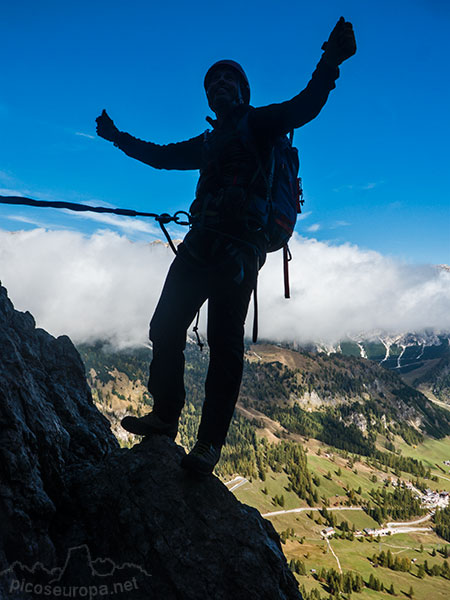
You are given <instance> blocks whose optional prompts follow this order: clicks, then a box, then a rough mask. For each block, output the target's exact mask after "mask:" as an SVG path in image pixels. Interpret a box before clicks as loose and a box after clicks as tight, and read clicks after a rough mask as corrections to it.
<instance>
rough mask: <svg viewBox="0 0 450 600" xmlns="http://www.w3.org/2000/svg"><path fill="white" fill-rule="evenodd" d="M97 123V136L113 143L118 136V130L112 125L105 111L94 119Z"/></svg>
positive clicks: (112, 122)
mask: <svg viewBox="0 0 450 600" xmlns="http://www.w3.org/2000/svg"><path fill="white" fill-rule="evenodd" d="M95 121H96V123H97V135H99V136H100V137H102V138H103V139H105V140H108V141H109V142H115V141H116V140H117V137H118V135H119V130H118V129H117V127H116V126H115V125H114V121H113V120H112V119H111V118H110V116H109V115H108V113H107V112H106V110H105V109H103V111H102V114H101V115H100V116H99V117H97V118H96V119H95Z"/></svg>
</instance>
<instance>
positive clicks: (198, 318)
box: [192, 308, 205, 352]
mask: <svg viewBox="0 0 450 600" xmlns="http://www.w3.org/2000/svg"><path fill="white" fill-rule="evenodd" d="M199 321H200V308H199V309H198V312H197V318H196V319H195V325H194V327H193V329H192V331H193V332H194V333H195V335H196V337H197V346H198V347H199V348H200V352H201V351H202V350H203V347H204V345H205V344H204V343H203V342H202V341H201V339H200V336H199V334H198V322H199Z"/></svg>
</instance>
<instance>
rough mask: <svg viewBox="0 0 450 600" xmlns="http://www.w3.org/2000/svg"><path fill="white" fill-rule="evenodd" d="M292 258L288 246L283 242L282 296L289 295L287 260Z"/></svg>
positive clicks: (287, 296) (286, 296) (288, 296)
mask: <svg viewBox="0 0 450 600" xmlns="http://www.w3.org/2000/svg"><path fill="white" fill-rule="evenodd" d="M291 260H292V254H291V251H290V250H289V246H288V245H287V244H285V245H284V246H283V274H284V297H285V298H290V297H291V290H290V288H289V262H290V261H291Z"/></svg>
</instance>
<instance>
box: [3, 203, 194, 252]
mask: <svg viewBox="0 0 450 600" xmlns="http://www.w3.org/2000/svg"><path fill="white" fill-rule="evenodd" d="M0 204H16V205H21V206H34V207H37V208H60V209H67V210H73V211H76V212H95V213H110V214H114V215H121V216H123V217H151V218H153V219H155V221H157V222H158V223H159V226H160V227H161V230H162V232H163V233H164V236H165V238H166V240H167V242H168V244H169V246H170V247H171V249H172V250H173V252H174V253H175V254H177V249H176V248H175V245H174V243H173V241H172V239H171V237H170V235H169V232H168V231H167V229H166V225H167V224H168V223H172V222H173V223H175V224H176V225H190V224H191V216H190V215H189V213H187V212H186V211H184V210H177V212H176V213H175V214H174V215H169V214H168V213H162V214H158V213H147V212H140V211H137V210H132V209H129V208H107V207H105V206H90V205H89V204H77V203H75V202H48V201H47V200H33V199H32V198H24V197H22V196H0ZM182 215H184V216H185V217H186V220H184V221H183V220H182V218H183V217H182Z"/></svg>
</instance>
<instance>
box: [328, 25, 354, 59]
mask: <svg viewBox="0 0 450 600" xmlns="http://www.w3.org/2000/svg"><path fill="white" fill-rule="evenodd" d="M322 50H324V53H323V56H322V59H323V60H324V61H325V62H327V63H328V64H329V65H330V66H333V67H338V66H339V65H340V64H341V63H343V62H344V60H347V59H348V58H350V57H351V56H353V55H354V54H355V52H356V40H355V34H354V32H353V25H352V24H351V23H350V22H348V21H346V20H345V19H344V17H341V18H340V19H339V21H338V22H337V23H336V25H335V27H334V29H333V31H332V32H331V33H330V37H329V38H328V41H327V42H324V43H323V45H322Z"/></svg>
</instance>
